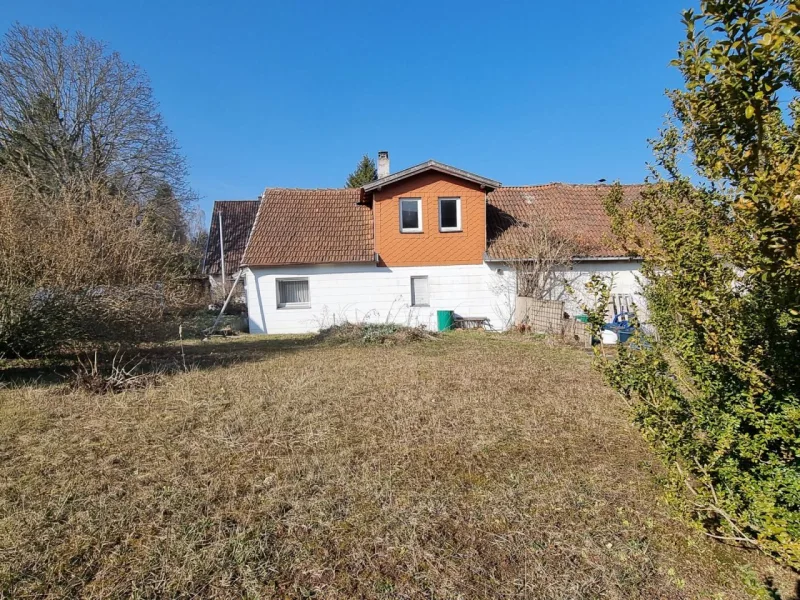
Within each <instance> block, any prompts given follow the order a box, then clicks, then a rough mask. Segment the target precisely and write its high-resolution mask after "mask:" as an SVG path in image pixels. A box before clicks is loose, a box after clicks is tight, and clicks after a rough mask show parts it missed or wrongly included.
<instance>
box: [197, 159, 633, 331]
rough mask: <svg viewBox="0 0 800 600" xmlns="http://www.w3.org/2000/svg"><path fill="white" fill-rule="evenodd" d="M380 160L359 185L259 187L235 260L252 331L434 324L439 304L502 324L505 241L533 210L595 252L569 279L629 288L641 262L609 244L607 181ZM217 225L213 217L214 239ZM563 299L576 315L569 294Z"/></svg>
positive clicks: (506, 289)
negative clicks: (515, 178)
mask: <svg viewBox="0 0 800 600" xmlns="http://www.w3.org/2000/svg"><path fill="white" fill-rule="evenodd" d="M388 162H389V161H388V156H386V155H384V154H383V153H382V155H381V156H380V160H379V173H378V175H379V178H378V179H377V180H376V181H374V182H372V183H370V184H367V185H365V186H364V187H363V188H360V189H276V188H267V189H266V190H265V191H264V194H263V195H262V197H261V200H260V205H259V206H258V214H257V216H256V217H255V221H254V222H253V226H252V231H251V232H250V235H249V241H248V242H247V244H246V249H245V251H244V256H243V257H242V259H241V265H240V266H241V267H243V268H244V267H246V271H245V275H246V284H245V289H246V299H247V308H248V317H249V322H250V331H251V332H252V333H301V332H309V331H315V330H318V329H320V328H322V327H326V326H329V325H333V324H335V323H342V322H345V321H350V322H360V321H365V320H368V321H372V322H386V321H389V322H395V323H402V324H409V325H425V326H427V327H430V328H433V327H435V324H436V311H437V310H439V309H448V310H454V311H455V312H456V314H457V316H462V317H471V318H478V317H483V318H486V319H487V320H488V322H489V324H490V326H491V327H493V328H495V329H504V328H507V327H509V326H510V325H511V324H512V323H513V318H514V307H515V300H516V281H515V273H514V261H515V260H520V259H524V258H525V257H524V256H509V255H508V248H509V247H511V246H512V245H510V244H508V243H507V242H508V240H509V239H511V238H512V237H513V236H514V231H515V228H519V227H524V226H525V223H526V216H528V215H530V214H531V212H530V211H545V212H547V213H548V214H550V215H551V216H552V220H553V222H554V223H555V224H556V225H557V226H558V227H559V229H560V230H563V232H564V234H565V235H570V236H576V238H579V239H580V240H581V241H582V242H588V243H586V244H583V246H584V247H586V248H588V249H590V250H591V252H588V253H586V254H585V255H583V256H579V257H576V262H575V264H574V266H573V268H572V271H571V272H570V273H571V274H572V275H573V280H575V281H578V280H579V279H580V278H581V277H583V278H586V277H588V276H589V274H591V273H595V272H601V273H604V274H608V275H613V276H614V292H615V293H616V294H623V295H624V294H628V295H635V294H636V293H637V291H638V286H637V285H636V281H635V278H634V275H635V273H636V272H637V271H638V263H637V262H636V261H632V260H629V259H628V258H626V257H625V256H624V253H623V252H621V251H619V250H617V249H615V248H614V246H613V244H611V242H610V239H611V235H610V234H611V231H610V223H609V220H608V217H607V216H606V214H605V212H604V211H603V207H602V198H603V197H604V196H605V195H606V194H607V193H608V191H609V189H610V187H609V186H602V185H585V186H584V185H566V184H550V185H543V186H528V187H513V188H512V187H509V188H503V187H502V186H501V184H500V183H499V182H497V181H494V180H492V179H488V178H486V177H481V176H479V175H475V174H473V173H469V172H467V171H462V170H460V169H456V168H454V167H450V166H448V165H444V164H442V163H439V162H436V161H428V162H425V163H422V164H420V165H417V166H414V167H411V168H408V169H405V170H403V171H400V172H398V173H395V174H392V175H390V174H389V172H388ZM636 190H637V188H635V187H634V186H630V187H626V193H635V192H636ZM217 204H224V205H223V206H221V210H222V211H223V245H224V246H225V257H226V261H228V260H229V259H228V258H227V257H228V248H227V245H228V242H227V241H225V240H226V239H227V233H225V229H226V225H225V223H226V221H225V216H226V215H227V213H226V212H225V211H227V205H229V204H232V203H217ZM242 212H244V211H242ZM216 214H217V206H216V205H215V215H216ZM214 223H215V217H212V231H211V234H210V239H209V242H210V243H211V240H212V239H213V238H214V231H215V229H214V227H215V224H214ZM241 229H242V230H243V229H246V226H245V225H242V226H241ZM216 235H217V237H218V236H219V233H218V232H217V234H216ZM242 237H243V236H240V237H239V238H237V239H238V240H239V241H241V239H242ZM217 243H218V242H217ZM212 263H213V260H211V261H207V264H209V265H210V264H212ZM226 269H228V267H227V264H226ZM210 272H211V271H209V273H210ZM226 273H227V271H226ZM568 305H569V306H570V310H573V311H574V312H577V310H578V309H577V301H573V302H572V304H568Z"/></svg>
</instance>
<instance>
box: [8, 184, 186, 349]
mask: <svg viewBox="0 0 800 600" xmlns="http://www.w3.org/2000/svg"><path fill="white" fill-rule="evenodd" d="M138 214H139V208H138V206H137V205H136V204H135V203H134V202H131V201H129V200H127V199H126V198H124V197H122V196H119V195H117V194H114V193H112V192H111V191H109V190H108V189H106V188H105V187H104V186H103V185H101V184H92V185H83V184H80V185H78V184H73V185H67V186H65V187H64V188H62V189H61V190H60V191H58V192H35V191H32V190H31V188H30V186H29V185H26V184H25V183H24V182H22V181H19V180H17V179H15V178H14V177H11V176H9V175H8V174H3V173H0V354H6V353H8V354H17V355H23V356H27V355H41V354H45V353H48V352H52V351H54V350H56V349H58V348H60V347H63V346H64V345H65V344H71V343H75V342H82V341H86V340H93V341H100V342H102V341H116V340H124V341H128V342H134V341H137V340H141V339H152V338H153V337H154V336H155V337H158V336H159V333H160V332H161V331H162V330H163V329H164V325H165V320H166V318H167V317H169V316H170V315H171V314H174V313H176V312H177V311H179V310H180V309H181V308H182V307H183V306H185V305H186V304H187V303H188V302H190V301H191V300H192V298H191V297H190V288H189V287H188V286H185V285H183V284H182V283H181V279H180V277H181V276H182V275H183V273H184V272H185V262H184V259H185V253H184V250H185V246H184V245H182V244H176V243H173V242H171V241H170V240H168V239H166V238H164V237H163V236H162V235H160V234H159V233H158V232H155V231H153V230H152V229H151V228H148V227H144V226H141V224H140V223H139V221H138ZM174 329H175V330H177V326H176V327H175V328H174Z"/></svg>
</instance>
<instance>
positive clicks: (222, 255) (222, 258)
mask: <svg viewBox="0 0 800 600" xmlns="http://www.w3.org/2000/svg"><path fill="white" fill-rule="evenodd" d="M219 257H220V261H221V262H222V295H223V296H225V295H226V292H225V247H224V246H223V244H222V207H220V210H219Z"/></svg>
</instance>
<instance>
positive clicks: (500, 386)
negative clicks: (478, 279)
mask: <svg viewBox="0 0 800 600" xmlns="http://www.w3.org/2000/svg"><path fill="white" fill-rule="evenodd" d="M253 340H254V338H248V337H243V338H241V339H234V340H227V341H225V342H224V343H222V344H221V345H216V346H213V347H211V346H206V347H204V346H202V345H197V346H194V347H187V356H192V355H193V353H194V352H197V353H201V352H212V350H211V348H214V350H213V352H219V353H220V355H223V349H224V348H228V347H229V348H231V349H238V350H236V351H238V352H245V353H246V352H251V351H252V352H258V353H259V359H258V360H257V361H254V362H247V363H243V364H238V365H236V364H228V366H227V367H224V368H219V369H216V370H207V369H197V370H195V371H192V372H190V373H187V374H181V375H176V376H171V377H169V378H167V379H166V380H165V381H164V383H163V385H162V386H160V387H157V388H147V389H143V390H132V391H125V392H122V393H120V394H115V395H108V396H103V397H102V398H100V397H98V396H95V395H91V394H88V393H84V392H76V393H73V394H70V395H68V396H64V395H63V394H57V393H55V392H54V391H53V389H52V388H51V389H48V388H46V387H31V386H26V387H18V388H15V389H6V390H0V597H9V598H11V597H13V598H21V597H43V596H48V597H77V596H80V597H85V598H117V597H140V598H145V597H146V598H161V597H209V598H241V597H251V598H287V597H292V598H294V597H316V598H354V597H364V598H505V597H518V598H546V599H547V598H552V599H556V598H558V599H562V598H563V599H566V598H598V597H602V598H619V599H622V598H647V599H652V598H697V597H706V598H729V599H738V598H749V597H753V594H754V593H755V586H757V585H761V583H760V582H763V581H764V577H765V576H767V575H769V576H771V577H773V578H774V581H775V582H776V583H775V584H774V587H775V590H776V591H775V593H782V594H784V596H783V597H784V598H791V595H789V594H790V592H791V586H792V585H795V582H794V580H793V577H792V575H791V574H789V573H788V572H786V571H782V570H780V569H778V567H776V566H774V565H772V564H771V563H769V562H768V561H765V560H764V559H763V558H762V557H760V556H759V555H757V554H748V553H743V552H741V551H739V550H735V549H731V548H727V547H725V546H722V545H720V544H716V543H711V542H710V541H709V540H707V539H705V538H704V537H703V536H702V534H701V533H699V532H696V531H694V530H691V529H689V528H688V527H687V526H686V525H684V524H683V523H681V522H679V521H676V520H674V519H673V518H671V517H670V515H669V513H668V511H667V510H666V508H665V507H664V506H663V505H662V503H661V502H660V500H659V498H660V490H659V488H658V486H657V484H656V482H655V478H656V477H657V476H658V473H659V467H658V463H657V461H656V459H654V458H653V457H652V456H651V454H650V453H649V452H648V450H647V449H646V447H645V445H644V443H643V442H642V441H641V439H640V435H639V433H638V432H637V431H636V430H635V429H634V428H633V427H632V426H630V425H629V424H628V422H627V419H626V416H625V414H624V412H623V407H622V406H621V404H620V401H619V400H618V399H617V397H616V396H615V395H614V394H613V393H611V392H610V391H608V390H607V389H606V388H604V387H603V386H602V385H601V383H600V382H599V380H598V378H597V377H596V376H595V375H594V374H593V373H592V371H591V369H590V365H589V360H590V358H589V357H588V356H587V355H586V354H585V353H583V352H580V351H576V350H572V349H567V348H560V347H550V346H547V345H544V344H542V343H540V342H537V341H531V340H525V339H520V338H509V337H505V336H499V335H488V334H452V335H445V336H442V337H441V339H440V340H439V341H438V342H437V343H435V344H410V345H392V346H389V345H385V344H377V345H367V344H350V345H335V344H334V345H331V344H321V345H320V344H309V343H308V340H307V339H306V338H298V339H297V340H294V341H292V340H285V341H280V342H279V343H275V342H266V343H264V344H262V343H261V342H258V341H253ZM270 344H272V345H270ZM232 351H233V350H232ZM248 360H250V358H248ZM748 578H749V579H750V580H752V582H751V584H750V585H751V589H748V587H747V585H745V580H746V579H748ZM761 592H762V593H765V594H766V593H767V592H766V591H765V588H763V587H762V588H761Z"/></svg>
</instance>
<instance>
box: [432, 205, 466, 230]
mask: <svg viewBox="0 0 800 600" xmlns="http://www.w3.org/2000/svg"><path fill="white" fill-rule="evenodd" d="M443 200H455V201H456V226H455V227H442V201H443ZM438 205H439V231H441V232H442V233H458V232H460V231H464V229H463V227H462V221H461V196H442V197H440V198H439V202H438Z"/></svg>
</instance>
